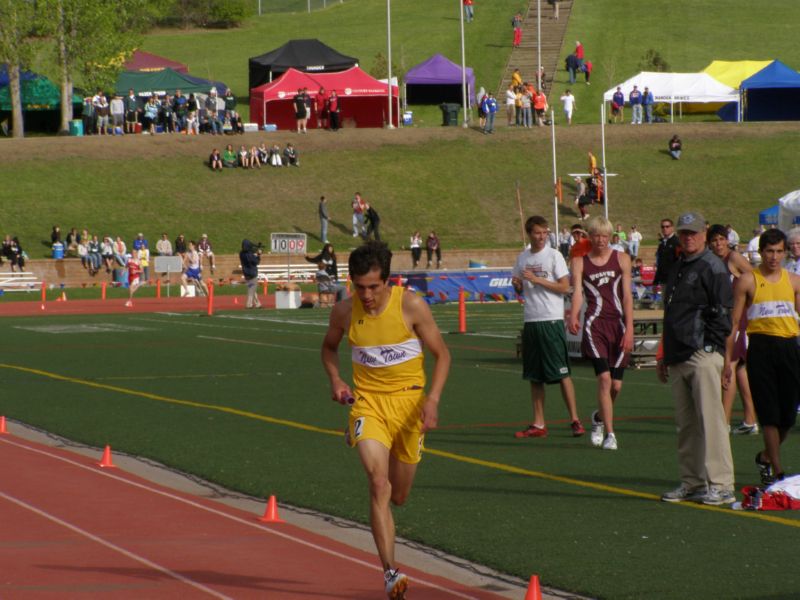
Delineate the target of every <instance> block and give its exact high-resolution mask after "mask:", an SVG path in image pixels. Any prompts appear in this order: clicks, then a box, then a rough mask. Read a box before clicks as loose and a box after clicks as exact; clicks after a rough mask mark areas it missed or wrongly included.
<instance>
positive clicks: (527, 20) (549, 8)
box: [497, 0, 574, 103]
mask: <svg viewBox="0 0 800 600" xmlns="http://www.w3.org/2000/svg"><path fill="white" fill-rule="evenodd" d="M573 2H574V0H561V2H559V18H558V21H556V20H555V19H554V18H553V5H552V4H550V2H549V1H548V0H541V7H542V15H541V24H542V67H544V73H545V79H544V90H545V94H547V95H548V101H551V99H550V98H549V94H550V88H551V86H552V82H553V76H554V75H555V73H556V70H558V69H563V68H564V65H563V64H559V62H560V61H559V56H560V54H561V48H562V46H563V44H564V36H565V34H566V31H567V24H568V23H569V16H570V13H571V12H572V5H573ZM537 4H538V2H537V0H530V2H529V4H528V11H527V14H525V15H523V22H522V43H521V44H520V46H519V48H514V49H512V51H511V56H510V57H509V60H508V64H507V65H506V70H505V73H504V74H503V79H502V80H501V81H500V86H499V87H498V88H497V98H498V103H499V101H500V100H504V99H505V92H506V89H508V85H509V84H510V83H511V74H512V73H513V72H514V69H519V70H520V73H522V80H523V81H529V82H531V83H533V84H534V85H535V83H536V68H537V66H538V65H537V44H536V33H537V28H536V7H537ZM508 37H509V40H510V39H511V37H512V36H511V32H510V31H509V36H508ZM572 43H574V41H573V42H572ZM570 48H571V46H570Z"/></svg>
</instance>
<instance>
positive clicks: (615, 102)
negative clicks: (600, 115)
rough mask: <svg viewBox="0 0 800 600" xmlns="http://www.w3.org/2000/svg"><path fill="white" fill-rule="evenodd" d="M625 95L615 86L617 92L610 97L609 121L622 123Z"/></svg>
mask: <svg viewBox="0 0 800 600" xmlns="http://www.w3.org/2000/svg"><path fill="white" fill-rule="evenodd" d="M624 112H625V94H623V93H622V88H621V87H619V86H617V91H616V92H614V95H613V96H612V97H611V119H612V120H613V122H614V123H622V122H623V121H624V120H625V114H624Z"/></svg>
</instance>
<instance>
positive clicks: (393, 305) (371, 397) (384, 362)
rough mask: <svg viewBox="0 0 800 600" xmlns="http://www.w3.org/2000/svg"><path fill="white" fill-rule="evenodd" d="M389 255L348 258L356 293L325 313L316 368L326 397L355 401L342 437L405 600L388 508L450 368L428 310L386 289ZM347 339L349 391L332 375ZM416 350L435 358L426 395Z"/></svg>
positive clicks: (432, 423)
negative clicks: (352, 450) (363, 478)
mask: <svg viewBox="0 0 800 600" xmlns="http://www.w3.org/2000/svg"><path fill="white" fill-rule="evenodd" d="M391 259H392V253H391V252H390V251H389V249H388V247H387V246H386V244H383V243H381V242H369V243H367V244H364V245H363V246H361V247H359V248H357V249H356V250H354V251H353V252H352V253H351V254H350V260H349V270H350V276H351V278H352V281H353V286H354V291H355V295H354V296H352V297H351V298H348V299H346V300H342V301H341V302H338V303H337V304H336V305H335V306H334V308H333V310H332V311H331V317H330V323H329V326H328V332H327V334H326V335H325V340H324V341H323V343H322V364H323V366H324V367H325V371H326V373H327V374H328V378H329V379H330V382H331V392H332V396H333V399H334V400H335V401H337V402H340V403H342V404H347V403H350V402H351V401H352V400H353V399H354V403H353V407H352V409H351V411H350V418H349V423H348V429H347V439H348V440H349V442H348V443H350V445H354V446H356V448H357V449H358V453H359V457H360V458H361V463H362V465H363V466H364V471H365V472H366V474H367V479H368V481H369V491H370V525H371V527H372V536H373V538H374V540H375V546H376V547H377V550H378V556H379V557H380V560H381V563H382V564H383V569H384V580H385V584H386V587H385V589H386V593H387V595H388V597H389V598H392V599H395V600H396V599H402V598H405V592H406V589H407V588H408V578H407V577H406V575H405V574H403V573H401V572H400V571H399V570H398V569H397V565H396V563H395V558H394V541H395V540H394V538H395V528H394V519H393V516H392V511H391V507H390V503H392V504H395V505H398V506H399V505H401V504H403V503H404V502H405V501H406V498H407V497H408V494H409V492H410V491H411V486H412V484H413V483H414V475H415V474H416V470H417V463H419V461H420V458H421V454H422V447H423V438H424V434H425V432H426V431H429V430H431V429H434V428H435V427H436V425H437V422H438V407H439V398H440V396H441V393H442V389H443V388H444V384H445V381H446V380H447V373H448V371H449V369H450V353H449V351H448V349H447V346H446V345H445V343H444V340H442V336H441V333H440V332H439V329H438V327H437V326H436V323H435V322H434V320H433V315H432V314H431V311H430V308H428V305H427V304H426V303H425V301H424V300H423V299H422V298H420V297H419V296H417V295H415V294H412V293H410V292H406V291H405V290H404V289H403V288H402V287H398V286H395V287H392V286H390V285H389V282H388V279H389V273H390V268H391ZM345 334H347V336H348V340H349V342H350V346H351V353H352V361H353V383H354V384H355V385H354V389H351V388H350V386H349V385H348V384H347V383H345V382H344V381H343V380H342V378H341V376H340V374H339V354H338V350H339V344H340V343H341V341H342V338H343V337H344V336H345ZM423 348H426V349H427V350H428V351H429V352H430V353H431V354H432V355H433V358H434V360H435V365H434V368H433V372H432V375H431V382H430V386H429V389H428V393H427V395H426V394H425V389H424V388H425V383H426V382H425V371H424V368H423V361H424V355H423Z"/></svg>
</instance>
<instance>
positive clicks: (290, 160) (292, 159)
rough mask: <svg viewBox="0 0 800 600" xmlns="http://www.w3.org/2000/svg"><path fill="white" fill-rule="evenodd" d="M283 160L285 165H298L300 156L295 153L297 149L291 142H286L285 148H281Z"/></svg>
mask: <svg viewBox="0 0 800 600" xmlns="http://www.w3.org/2000/svg"><path fill="white" fill-rule="evenodd" d="M283 161H284V162H285V163H286V166H287V167H288V166H289V165H291V166H293V167H299V166H300V157H299V156H298V155H297V149H296V148H295V147H294V146H293V145H292V143H291V142H289V143H288V144H286V148H285V149H284V150H283Z"/></svg>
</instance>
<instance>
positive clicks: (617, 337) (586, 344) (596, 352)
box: [581, 319, 629, 371]
mask: <svg viewBox="0 0 800 600" xmlns="http://www.w3.org/2000/svg"><path fill="white" fill-rule="evenodd" d="M624 336H625V328H624V327H623V326H622V323H620V322H619V321H610V320H608V319H596V320H594V321H592V323H591V324H590V325H589V327H585V328H584V329H583V339H582V340H581V354H582V355H583V356H584V357H586V358H589V359H592V361H593V362H594V359H596V358H605V359H606V360H607V361H608V366H609V368H610V369H624V368H625V367H627V366H628V359H629V355H628V354H627V353H625V352H623V351H622V338H623V337H624ZM596 368H597V367H596V365H595V371H596Z"/></svg>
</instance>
